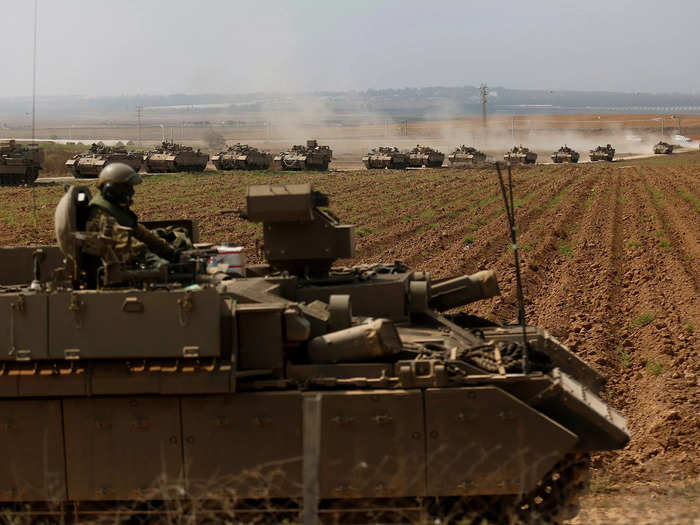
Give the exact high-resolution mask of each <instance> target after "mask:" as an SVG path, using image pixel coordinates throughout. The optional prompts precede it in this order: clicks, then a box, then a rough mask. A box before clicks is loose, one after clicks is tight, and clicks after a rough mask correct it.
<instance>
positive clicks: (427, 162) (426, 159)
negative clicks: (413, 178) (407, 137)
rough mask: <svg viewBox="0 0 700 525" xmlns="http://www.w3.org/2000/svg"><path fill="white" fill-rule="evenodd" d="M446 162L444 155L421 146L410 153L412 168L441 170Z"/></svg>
mask: <svg viewBox="0 0 700 525" xmlns="http://www.w3.org/2000/svg"><path fill="white" fill-rule="evenodd" d="M444 160H445V154H444V153H441V152H439V151H437V150H434V149H433V148H430V147H428V146H421V145H420V144H417V145H416V147H415V148H413V149H412V150H411V151H409V152H408V165H409V166H410V167H411V168H422V167H426V168H439V167H441V166H442V163H443V162H444Z"/></svg>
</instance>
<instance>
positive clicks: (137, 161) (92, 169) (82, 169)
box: [71, 155, 141, 179]
mask: <svg viewBox="0 0 700 525" xmlns="http://www.w3.org/2000/svg"><path fill="white" fill-rule="evenodd" d="M113 162H122V163H124V164H126V165H128V166H131V167H132V168H133V170H134V171H137V172H138V171H139V170H140V169H141V158H140V157H136V156H132V155H130V156H128V157H127V156H124V157H116V158H109V159H107V160H106V161H105V163H104V164H92V163H89V164H85V163H81V162H80V159H78V160H76V161H75V162H73V163H72V164H71V168H72V170H73V175H74V176H75V178H76V179H91V178H92V179H94V178H97V177H98V176H99V175H100V172H101V171H102V169H103V168H104V167H105V166H107V165H109V164H112V163H113Z"/></svg>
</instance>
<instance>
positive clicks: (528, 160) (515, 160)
mask: <svg viewBox="0 0 700 525" xmlns="http://www.w3.org/2000/svg"><path fill="white" fill-rule="evenodd" d="M503 159H504V160H506V161H508V162H510V163H511V164H535V163H536V162H537V155H530V154H528V155H504V156H503Z"/></svg>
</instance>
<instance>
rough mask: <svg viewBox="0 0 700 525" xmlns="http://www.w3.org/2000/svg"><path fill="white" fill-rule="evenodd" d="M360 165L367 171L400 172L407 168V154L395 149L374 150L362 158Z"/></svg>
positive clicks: (381, 148) (380, 148)
mask: <svg viewBox="0 0 700 525" xmlns="http://www.w3.org/2000/svg"><path fill="white" fill-rule="evenodd" d="M362 164H364V166H365V168H367V169H368V170H375V169H389V170H402V169H405V168H407V167H408V153H403V152H401V151H399V149H398V148H396V147H379V148H374V149H372V150H371V151H369V152H368V153H367V154H366V155H365V156H364V157H362Z"/></svg>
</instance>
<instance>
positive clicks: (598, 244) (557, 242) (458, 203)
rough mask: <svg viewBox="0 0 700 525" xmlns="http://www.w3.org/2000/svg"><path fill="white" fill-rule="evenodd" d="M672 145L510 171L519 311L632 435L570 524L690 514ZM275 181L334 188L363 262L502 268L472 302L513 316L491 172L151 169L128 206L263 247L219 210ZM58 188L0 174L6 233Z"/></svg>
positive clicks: (24, 224) (690, 264) (23, 234)
mask: <svg viewBox="0 0 700 525" xmlns="http://www.w3.org/2000/svg"><path fill="white" fill-rule="evenodd" d="M682 157H684V159H683V160H682V161H679V160H677V159H674V161H673V162H668V163H666V164H664V163H662V162H659V161H654V162H649V163H644V162H638V163H636V164H635V163H627V164H626V165H618V164H589V165H579V166H576V165H568V166H534V167H523V168H518V169H516V170H515V171H514V183H515V198H516V202H517V213H516V215H517V222H518V225H519V231H520V238H519V246H520V249H521V255H522V259H523V279H524V286H525V295H526V298H527V301H526V302H527V304H526V308H527V314H528V321H529V322H530V323H532V324H537V325H541V326H544V327H547V328H548V329H549V330H550V331H551V332H552V333H553V334H554V335H555V336H556V337H557V338H559V339H560V340H562V341H564V342H565V343H566V344H567V345H568V346H569V347H570V348H572V349H573V350H574V351H575V352H576V353H577V354H578V355H580V356H581V357H582V358H584V359H585V360H587V361H588V362H589V363H591V364H592V365H593V366H595V367H596V368H598V369H599V370H600V371H601V372H603V373H604V374H605V375H606V376H607V377H608V386H607V391H606V398H607V399H608V401H609V402H610V403H611V404H612V405H613V406H615V407H616V408H618V409H620V410H621V411H622V412H623V413H624V414H625V416H626V417H627V420H628V424H629V428H630V432H631V435H632V439H631V442H630V444H629V445H628V446H627V447H626V448H625V449H624V450H622V451H618V452H611V453H605V454H600V455H597V456H595V457H594V462H593V465H594V476H593V481H594V491H593V493H592V494H591V495H590V496H589V497H588V498H587V499H586V500H585V502H584V512H583V514H582V515H581V516H580V517H579V518H577V520H576V521H575V523H612V522H615V523H617V522H635V523H647V522H649V523H651V522H658V521H664V522H668V523H694V522H693V521H692V520H693V519H694V518H696V517H697V516H698V515H700V508H698V489H697V487H698V485H697V483H698V479H700V419H699V414H700V387H699V386H698V374H699V373H700V264H698V261H700V205H699V204H698V202H699V199H700V183H699V182H698V173H699V172H700V155H698V154H688V155H684V156H682ZM282 181H287V182H300V181H308V182H312V183H313V184H314V186H315V187H316V188H317V189H319V190H322V191H325V192H328V193H329V194H330V196H331V206H332V209H333V210H334V211H335V212H336V214H337V215H338V216H339V217H341V218H342V219H343V220H344V221H347V222H353V223H355V224H358V225H359V228H358V230H357V259H358V260H359V261H362V262H370V261H380V260H384V261H392V260H395V259H401V260H404V261H405V262H407V263H408V264H409V265H411V266H412V267H416V268H421V269H424V270H428V271H431V272H432V273H433V274H434V276H436V277H444V276H447V275H450V274H457V273H465V272H473V271H476V270H479V269H485V268H491V269H494V270H496V271H497V273H498V275H499V280H500V285H501V291H502V294H501V296H500V297H498V298H495V299H492V300H489V301H484V302H482V303H477V304H475V305H473V307H471V308H470V311H472V312H474V313H477V314H479V315H483V316H485V317H490V318H495V319H505V320H511V319H514V318H515V316H516V301H515V273H514V270H513V266H512V252H511V251H510V250H509V248H508V237H507V232H506V225H505V216H504V214H503V211H502V204H501V201H500V193H499V188H498V185H497V180H496V178H495V172H493V171H492V170H463V171H456V170H422V171H413V172H411V171H409V172H396V171H380V172H367V171H358V172H346V173H316V174H311V173H302V174H272V175H271V174H251V173H240V172H235V173H230V174H225V175H223V174H208V173H204V174H201V175H163V176H153V177H147V179H146V182H145V183H144V184H143V185H141V186H140V187H139V188H138V190H139V191H138V194H137V203H138V205H137V207H136V210H137V212H139V214H140V216H141V217H142V218H143V219H155V218H164V217H175V218H178V217H189V218H194V219H197V220H198V221H199V225H200V231H201V234H202V237H203V240H207V241H223V242H236V243H239V244H241V245H243V246H246V247H247V253H248V256H249V258H250V259H252V260H258V256H257V254H256V253H255V250H254V246H255V241H256V239H258V238H259V237H260V227H259V226H257V225H253V224H248V223H246V222H244V221H243V220H241V219H240V218H239V217H238V216H237V215H235V214H231V213H226V214H222V213H220V211H221V210H231V209H234V208H238V207H241V206H243V204H244V187H245V186H246V185H248V184H254V183H268V182H282ZM61 193H62V188H61V187H60V186H40V187H37V188H35V189H33V190H32V189H26V188H0V195H1V196H2V200H3V202H4V203H5V205H4V206H3V208H2V210H0V225H1V227H0V243H2V244H27V243H36V242H50V241H51V239H52V233H51V228H52V224H51V217H52V213H53V205H54V204H55V202H56V201H57V200H58V198H59V196H60V194H61ZM33 202H35V203H36V205H33V204H32V203H33ZM34 210H36V220H35V212H34ZM35 222H36V226H35ZM673 487H676V488H673ZM676 489H677V490H676ZM688 494H691V496H687V495H688ZM640 499H641V500H644V504H645V505H643V506H641V507H640V504H639V500H640ZM655 503H656V506H655ZM669 505H670V506H671V507H668V506H669ZM628 506H630V507H634V508H635V509H637V511H639V512H642V513H641V514H639V515H638V516H637V515H636V514H635V516H637V517H638V518H639V519H636V518H634V517H633V516H632V514H630V513H629V512H628V511H627V507H628ZM667 507H668V508H667ZM639 508H643V509H647V510H644V511H641V510H639ZM655 509H656V510H662V511H664V512H666V511H668V512H667V513H666V514H663V513H661V514H658V513H657V514H654V512H653V511H654V510H655ZM664 509H666V510H664ZM669 509H670V510H669ZM674 509H675V510H674ZM637 511H635V512H637ZM645 513H646V514H645ZM645 516H652V517H653V516H657V517H658V519H651V521H645V519H647V518H646V517H645Z"/></svg>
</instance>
